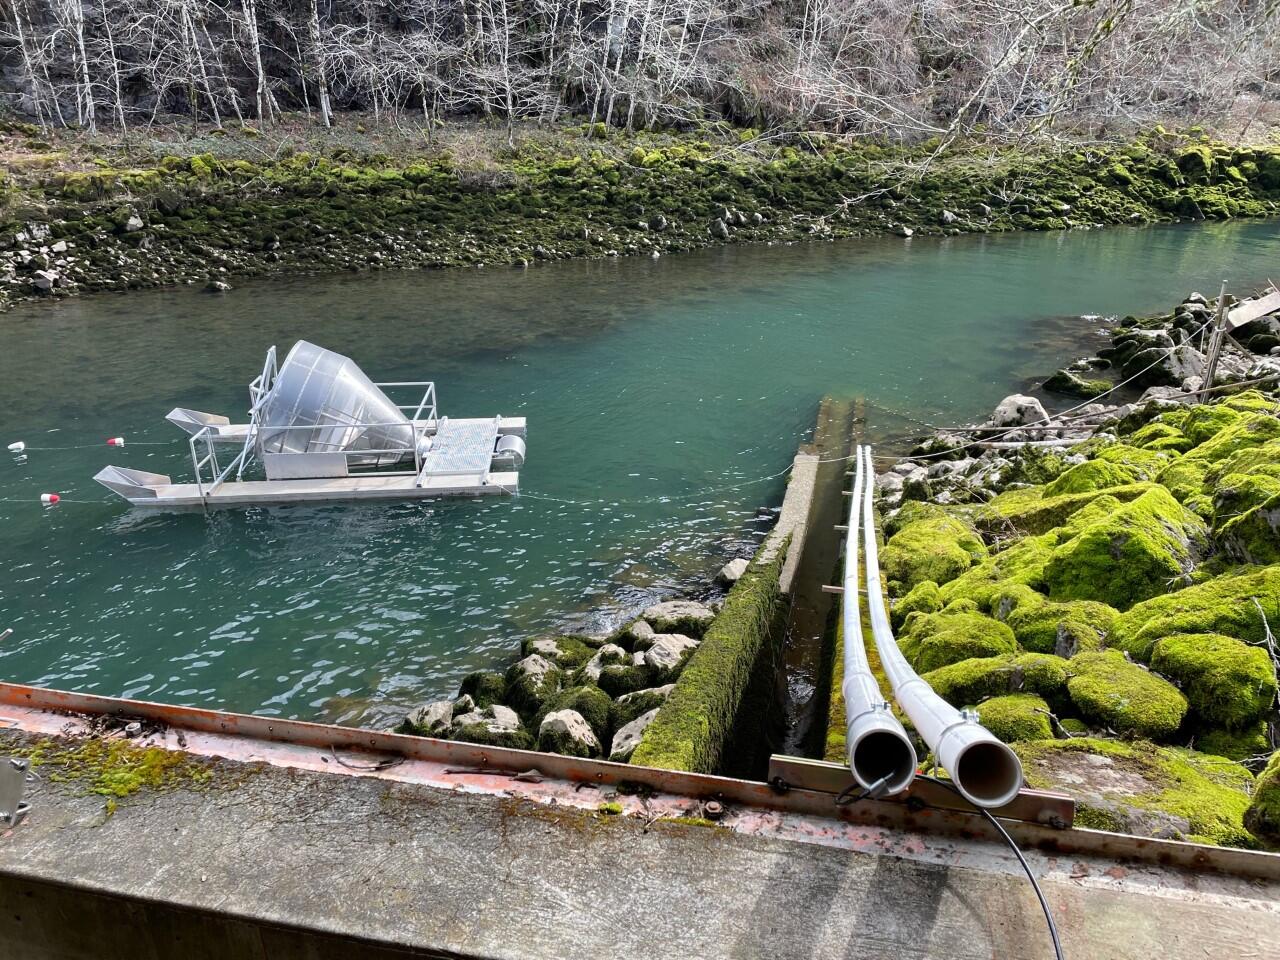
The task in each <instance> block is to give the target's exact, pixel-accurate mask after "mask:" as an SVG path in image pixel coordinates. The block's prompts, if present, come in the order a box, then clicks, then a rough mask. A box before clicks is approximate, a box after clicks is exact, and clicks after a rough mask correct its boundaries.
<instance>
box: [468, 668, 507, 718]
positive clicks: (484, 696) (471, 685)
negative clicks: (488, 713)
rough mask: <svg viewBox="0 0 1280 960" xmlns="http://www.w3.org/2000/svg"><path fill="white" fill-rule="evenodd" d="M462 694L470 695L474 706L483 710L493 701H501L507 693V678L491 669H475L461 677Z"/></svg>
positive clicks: (493, 702)
mask: <svg viewBox="0 0 1280 960" xmlns="http://www.w3.org/2000/svg"><path fill="white" fill-rule="evenodd" d="M460 692H461V694H462V695H463V696H467V697H470V698H471V700H472V702H473V703H474V704H475V706H476V708H477V709H479V710H483V709H485V708H486V707H491V706H493V705H494V704H495V703H502V702H503V700H504V698H505V697H506V693H507V680H506V678H505V677H504V676H503V675H502V674H500V673H495V672H493V671H492V670H477V671H475V672H474V673H469V674H467V675H466V676H465V677H463V678H462V686H461V690H460Z"/></svg>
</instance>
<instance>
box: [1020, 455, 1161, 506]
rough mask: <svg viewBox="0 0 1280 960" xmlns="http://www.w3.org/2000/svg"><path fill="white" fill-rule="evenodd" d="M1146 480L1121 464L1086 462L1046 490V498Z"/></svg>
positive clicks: (1077, 465)
mask: <svg viewBox="0 0 1280 960" xmlns="http://www.w3.org/2000/svg"><path fill="white" fill-rule="evenodd" d="M1140 479H1144V478H1143V477H1142V475H1141V474H1140V473H1139V471H1137V470H1135V469H1133V468H1132V467H1128V466H1125V465H1124V464H1120V463H1110V462H1108V461H1106V460H1102V459H1097V460H1086V461H1085V462H1084V463H1078V464H1076V465H1075V466H1074V467H1071V468H1070V469H1068V470H1067V471H1065V472H1064V473H1063V474H1062V475H1061V476H1059V477H1058V479H1057V480H1054V481H1053V483H1050V484H1048V485H1047V486H1046V487H1045V488H1044V496H1045V497H1057V496H1061V495H1062V494H1067V493H1088V492H1090V491H1093V490H1106V489H1107V488H1109V487H1122V486H1125V485H1127V484H1130V483H1134V482H1136V481H1138V480H1140Z"/></svg>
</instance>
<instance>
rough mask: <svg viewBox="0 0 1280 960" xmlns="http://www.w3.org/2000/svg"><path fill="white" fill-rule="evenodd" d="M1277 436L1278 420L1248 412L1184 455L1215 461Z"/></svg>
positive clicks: (1278, 432) (1278, 435) (1279, 425)
mask: <svg viewBox="0 0 1280 960" xmlns="http://www.w3.org/2000/svg"><path fill="white" fill-rule="evenodd" d="M1277 438H1280V420H1277V419H1276V418H1275V417H1274V416H1270V415H1268V414H1262V413H1254V414H1248V415H1246V416H1243V417H1240V418H1239V419H1238V420H1236V421H1235V422H1234V423H1232V424H1231V425H1229V426H1226V427H1224V428H1222V429H1221V430H1219V431H1218V432H1217V433H1215V434H1214V435H1213V436H1212V437H1210V438H1209V439H1207V440H1205V441H1204V442H1202V443H1200V444H1198V445H1197V446H1195V447H1192V448H1191V450H1189V451H1188V452H1187V453H1186V454H1185V456H1186V457H1189V458H1191V459H1194V460H1203V461H1205V462H1206V463H1216V462H1218V461H1219V460H1222V459H1225V458H1226V457H1229V456H1230V455H1231V454H1233V453H1236V452H1237V451H1240V450H1245V449H1248V448H1249V447H1257V446H1260V445H1262V444H1264V443H1266V442H1267V441H1268V440H1275V439H1277Z"/></svg>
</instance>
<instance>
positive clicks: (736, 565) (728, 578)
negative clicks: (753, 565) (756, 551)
mask: <svg viewBox="0 0 1280 960" xmlns="http://www.w3.org/2000/svg"><path fill="white" fill-rule="evenodd" d="M749 565H750V561H749V560H747V559H746V557H738V558H737V559H734V560H730V561H729V562H728V563H726V564H725V565H724V566H723V567H721V568H720V572H719V573H717V574H716V582H717V583H723V584H729V585H732V584H735V583H737V582H738V581H739V580H741V579H742V575H743V574H744V573H746V572H747V567H748V566H749Z"/></svg>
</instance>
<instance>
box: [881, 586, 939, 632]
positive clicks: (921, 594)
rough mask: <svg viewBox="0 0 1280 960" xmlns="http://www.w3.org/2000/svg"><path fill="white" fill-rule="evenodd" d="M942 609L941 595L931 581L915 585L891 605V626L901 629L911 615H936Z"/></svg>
mask: <svg viewBox="0 0 1280 960" xmlns="http://www.w3.org/2000/svg"><path fill="white" fill-rule="evenodd" d="M941 609H942V594H941V591H939V590H938V585H937V584H936V583H934V582H933V581H932V580H925V581H924V582H922V583H917V584H916V585H915V586H914V587H912V588H911V592H910V593H908V594H907V595H906V596H905V597H903V598H902V599H901V600H898V601H897V602H896V603H894V605H893V625H894V627H895V628H898V627H901V626H902V623H903V621H905V620H906V619H907V617H908V616H909V615H910V614H912V613H937V612H938V611H939V610H941Z"/></svg>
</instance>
